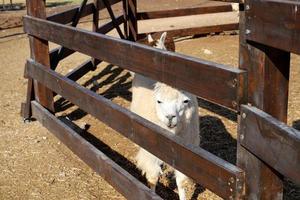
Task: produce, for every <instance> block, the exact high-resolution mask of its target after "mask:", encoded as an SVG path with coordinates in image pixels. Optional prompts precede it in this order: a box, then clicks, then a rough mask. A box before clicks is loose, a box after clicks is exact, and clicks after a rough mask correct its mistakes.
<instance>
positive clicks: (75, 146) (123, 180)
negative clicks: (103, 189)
mask: <svg viewBox="0 0 300 200" xmlns="http://www.w3.org/2000/svg"><path fill="white" fill-rule="evenodd" d="M32 112H33V117H34V118H36V119H37V120H38V121H39V122H40V123H41V124H42V125H43V126H44V127H46V128H47V129H48V130H49V131H51V132H52V133H53V134H54V135H55V136H56V137H57V138H58V139H59V140H60V141H62V142H63V143H64V144H65V145H66V146H67V147H68V148H69V149H70V150H71V151H72V152H73V153H75V154H76V155H77V156H78V157H79V158H80V159H82V160H83V161H84V162H85V163H86V164H87V165H88V166H89V167H91V168H92V169H93V170H94V171H96V172H97V173H98V174H99V175H100V176H101V177H102V178H103V179H104V180H106V181H107V182H108V183H109V184H110V185H112V186H113V187H114V188H115V189H116V190H117V191H118V192H120V193H121V194H122V195H123V196H124V197H126V198H127V199H134V200H140V199H149V200H150V199H156V200H161V198H160V197H159V196H158V195H156V194H155V193H154V192H153V191H152V190H151V189H149V188H148V187H146V186H145V185H143V184H142V183H141V182H140V181H139V180H137V179H136V178H134V177H133V176H132V175H131V174H129V173H128V172H127V171H125V170H124V169H123V168H122V167H120V166H119V165H118V164H117V163H115V162H114V161H112V160H111V159H110V158H109V157H107V156H106V155H105V154H104V153H102V152H101V151H100V150H98V149H97V148H96V147H94V146H93V145H92V144H91V143H89V142H88V141H86V140H85V139H84V138H82V137H81V136H80V135H79V133H77V132H75V131H74V130H73V129H71V128H70V127H69V126H67V125H66V124H65V123H63V122H62V121H60V120H59V119H58V118H56V117H55V116H54V115H53V114H51V113H50V112H49V111H47V110H46V109H45V108H43V107H42V106H41V105H40V104H38V103H37V102H35V101H33V102H32Z"/></svg>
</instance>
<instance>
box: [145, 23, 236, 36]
mask: <svg viewBox="0 0 300 200" xmlns="http://www.w3.org/2000/svg"><path fill="white" fill-rule="evenodd" d="M238 29H239V24H238V23H231V24H220V25H211V26H202V27H193V28H184V29H175V30H174V29H168V28H166V29H165V30H164V31H159V32H158V31H147V33H139V38H145V37H147V34H149V33H150V34H153V33H163V32H168V36H169V37H184V36H190V35H195V34H208V33H218V32H223V31H232V30H238Z"/></svg>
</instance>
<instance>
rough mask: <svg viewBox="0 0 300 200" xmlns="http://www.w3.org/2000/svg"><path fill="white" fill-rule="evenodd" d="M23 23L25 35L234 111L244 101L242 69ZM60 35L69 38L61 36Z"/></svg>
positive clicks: (27, 21) (67, 29) (31, 21)
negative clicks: (41, 39)
mask: <svg viewBox="0 0 300 200" xmlns="http://www.w3.org/2000/svg"><path fill="white" fill-rule="evenodd" d="M24 26H25V30H26V32H27V33H29V34H32V35H35V36H37V37H40V38H43V39H47V40H50V41H52V42H54V43H58V44H62V45H63V46H66V47H68V48H70V49H73V50H75V51H79V52H81V53H85V54H88V55H90V56H92V57H95V58H98V59H99V60H103V61H107V62H109V63H112V64H114V65H117V66H120V67H122V68H126V69H129V70H131V71H134V72H137V73H140V74H143V75H145V76H149V77H151V78H153V79H156V80H158V81H161V82H164V83H166V84H169V85H172V86H174V87H176V88H179V89H183V90H186V91H189V92H191V93H194V94H196V95H198V96H200V97H203V98H205V99H207V100H209V101H213V102H216V103H218V104H220V105H223V106H226V107H229V108H232V109H235V110H236V109H238V107H237V105H239V104H240V103H241V102H243V100H244V99H243V98H244V88H242V87H239V86H243V85H245V84H244V83H245V81H246V80H245V77H246V72H245V71H243V70H239V69H236V68H233V67H229V66H225V65H221V64H217V63H213V62H210V61H205V60H201V59H197V58H193V57H189V56H186V55H182V54H178V53H174V52H169V51H164V50H160V49H156V48H153V47H148V46H145V45H142V44H137V43H132V42H129V41H126V40H121V39H118V38H114V37H109V36H106V35H102V34H94V33H92V32H89V31H86V30H80V29H75V28H73V27H69V26H65V25H60V24H56V23H53V22H48V21H46V20H40V19H36V18H32V17H29V16H26V17H24ZM64 34H65V35H68V36H69V38H70V39H66V38H65V37H63V35H64ZM72 38H76V40H73V39H72ZM108 49H109V51H107V50H108ZM215 91H218V92H215Z"/></svg>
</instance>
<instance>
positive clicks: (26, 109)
mask: <svg viewBox="0 0 300 200" xmlns="http://www.w3.org/2000/svg"><path fill="white" fill-rule="evenodd" d="M33 100H34V88H33V80H32V79H31V78H29V79H28V82H27V93H26V101H25V102H24V103H22V104H21V116H22V117H23V119H24V121H28V120H30V118H31V116H32V112H31V101H33Z"/></svg>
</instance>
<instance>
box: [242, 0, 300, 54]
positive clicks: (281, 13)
mask: <svg viewBox="0 0 300 200" xmlns="http://www.w3.org/2000/svg"><path fill="white" fill-rule="evenodd" d="M245 8H247V9H246V11H245V13H246V18H245V19H246V31H247V32H246V39H247V40H251V41H255V42H258V43H262V44H265V45H268V46H272V47H275V48H279V49H282V50H285V51H289V52H293V53H297V54H300V37H299V35H300V2H299V1H280V0H254V1H252V0H246V1H245Z"/></svg>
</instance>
